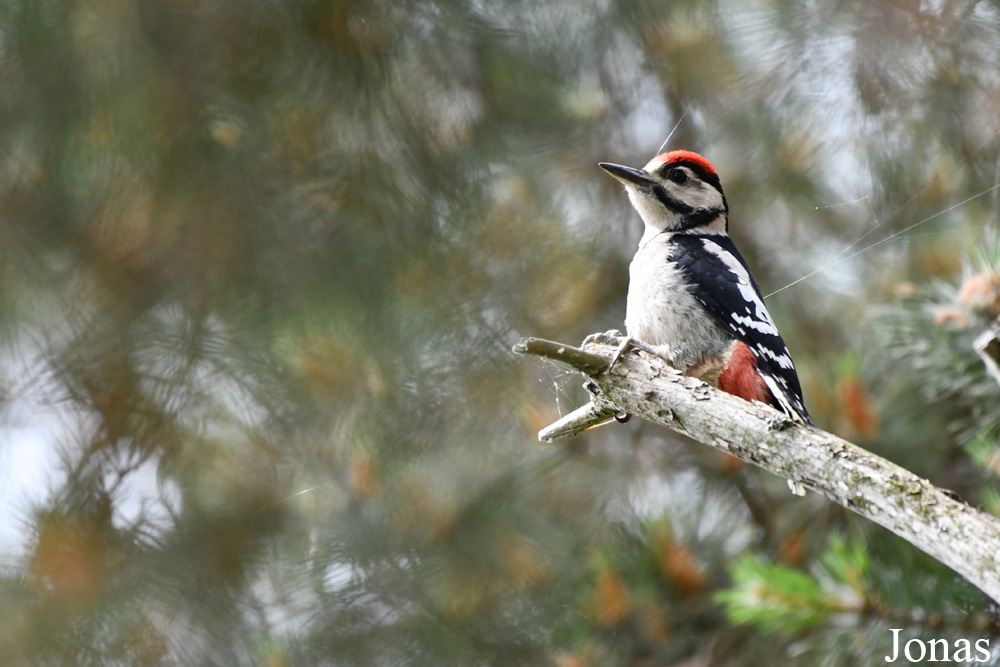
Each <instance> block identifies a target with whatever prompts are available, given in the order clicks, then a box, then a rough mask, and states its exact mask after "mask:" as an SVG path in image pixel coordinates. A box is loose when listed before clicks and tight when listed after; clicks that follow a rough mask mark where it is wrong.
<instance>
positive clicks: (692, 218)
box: [650, 185, 726, 232]
mask: <svg viewBox="0 0 1000 667" xmlns="http://www.w3.org/2000/svg"><path fill="white" fill-rule="evenodd" d="M650 192H652V194H653V196H654V197H656V199H657V200H658V201H659V202H660V203H661V204H663V206H665V207H666V208H667V209H668V210H671V211H674V212H675V213H677V214H678V215H680V218H681V220H680V224H678V225H676V226H674V227H671V228H670V231H678V232H682V231H687V230H689V229H696V228H698V227H703V226H705V225H707V224H709V223H711V222H712V221H713V220H715V219H716V218H718V217H719V216H720V215H723V214H725V213H726V208H725V207H722V208H719V207H712V208H695V207H694V206H691V205H690V204H688V203H686V202H682V201H681V200H679V199H677V198H676V197H674V196H673V195H671V194H670V193H669V192H668V191H667V189H666V188H665V187H663V186H662V185H654V186H653V187H651V188H650ZM722 201H723V204H725V201H726V199H725V196H723V199H722Z"/></svg>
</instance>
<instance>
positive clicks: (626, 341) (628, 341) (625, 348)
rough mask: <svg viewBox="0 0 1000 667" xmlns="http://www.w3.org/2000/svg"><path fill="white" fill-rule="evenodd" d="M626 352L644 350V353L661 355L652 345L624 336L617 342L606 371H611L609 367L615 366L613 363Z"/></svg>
mask: <svg viewBox="0 0 1000 667" xmlns="http://www.w3.org/2000/svg"><path fill="white" fill-rule="evenodd" d="M626 352H645V353H646V354H652V355H654V356H657V357H659V356H662V355H661V354H660V353H659V352H657V351H656V350H655V349H654V348H653V346H651V345H647V344H646V343H643V342H642V341H641V340H636V339H635V338H632V337H631V336H625V337H624V338H623V339H622V340H621V342H620V343H619V344H618V349H617V350H615V355H614V356H613V357H612V358H611V364H610V365H609V366H608V371H607V372H608V373H610V372H611V369H612V368H614V367H615V364H617V363H618V360H619V359H621V356H622V355H623V354H625V353H626Z"/></svg>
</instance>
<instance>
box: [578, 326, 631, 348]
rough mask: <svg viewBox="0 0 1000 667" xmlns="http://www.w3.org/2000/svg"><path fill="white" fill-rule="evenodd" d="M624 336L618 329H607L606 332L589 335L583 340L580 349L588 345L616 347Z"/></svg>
mask: <svg viewBox="0 0 1000 667" xmlns="http://www.w3.org/2000/svg"><path fill="white" fill-rule="evenodd" d="M624 336H625V335H624V334H623V333H622V332H621V331H619V330H618V329H608V330H607V331H603V332H598V333H592V334H590V335H589V336H587V337H586V338H584V339H583V343H582V344H581V345H580V347H587V346H588V345H618V344H619V343H621V341H622V338H624Z"/></svg>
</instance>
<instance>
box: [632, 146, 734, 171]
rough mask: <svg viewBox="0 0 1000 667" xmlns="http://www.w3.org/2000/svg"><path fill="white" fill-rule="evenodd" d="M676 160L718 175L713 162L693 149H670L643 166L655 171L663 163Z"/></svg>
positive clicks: (647, 169)
mask: <svg viewBox="0 0 1000 667" xmlns="http://www.w3.org/2000/svg"><path fill="white" fill-rule="evenodd" d="M675 162H687V163H688V164H693V165H695V166H697V167H700V168H701V169H702V171H704V172H705V173H707V174H712V175H713V176H716V175H717V174H716V173H715V167H714V166H712V163H711V162H709V161H708V160H706V159H705V158H703V157H702V156H701V155H698V154H697V153H695V152H693V151H670V152H669V153H660V154H659V155H657V156H656V157H654V158H653V159H652V160H650V161H649V162H648V163H647V164H646V166H645V167H643V168H644V169H645V170H646V171H647V172H649V173H653V172H654V171H656V170H657V169H659V168H660V167H662V166H663V165H665V164H673V163H675Z"/></svg>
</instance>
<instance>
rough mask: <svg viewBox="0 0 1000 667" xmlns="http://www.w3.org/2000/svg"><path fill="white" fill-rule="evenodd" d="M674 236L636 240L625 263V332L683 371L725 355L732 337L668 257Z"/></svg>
mask: <svg viewBox="0 0 1000 667" xmlns="http://www.w3.org/2000/svg"><path fill="white" fill-rule="evenodd" d="M672 236H673V235H672V234H669V233H660V234H657V235H655V236H652V238H648V239H647V238H643V241H642V242H641V243H640V246H639V251H638V252H637V253H636V255H635V257H634V258H633V259H632V264H631V265H630V266H629V286H628V304H627V308H626V314H625V330H626V331H627V332H628V335H629V336H631V337H633V338H635V339H637V340H640V341H642V342H643V343H647V344H649V345H652V346H654V347H656V348H657V351H658V352H659V353H660V354H662V356H664V357H666V358H668V359H670V360H671V361H673V363H674V364H675V365H676V366H678V367H679V368H682V369H685V370H686V369H687V368H689V367H691V366H693V365H695V364H697V363H699V362H700V361H702V360H703V358H705V357H715V356H721V355H723V354H724V353H725V352H726V351H727V350H728V349H729V347H730V345H731V343H732V341H733V338H732V336H730V335H729V334H727V333H726V332H725V331H724V330H723V329H722V328H721V327H720V326H719V325H717V324H716V323H715V321H714V320H712V319H711V317H710V316H709V315H708V313H707V312H706V311H705V309H704V308H703V307H702V306H701V304H699V303H698V301H697V300H696V299H695V297H694V295H693V294H692V290H691V286H689V285H687V284H686V283H685V281H684V279H683V276H682V274H681V270H680V269H679V268H678V267H677V266H676V265H675V264H674V263H673V262H671V261H670V260H669V254H670V239H671V237H672Z"/></svg>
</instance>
